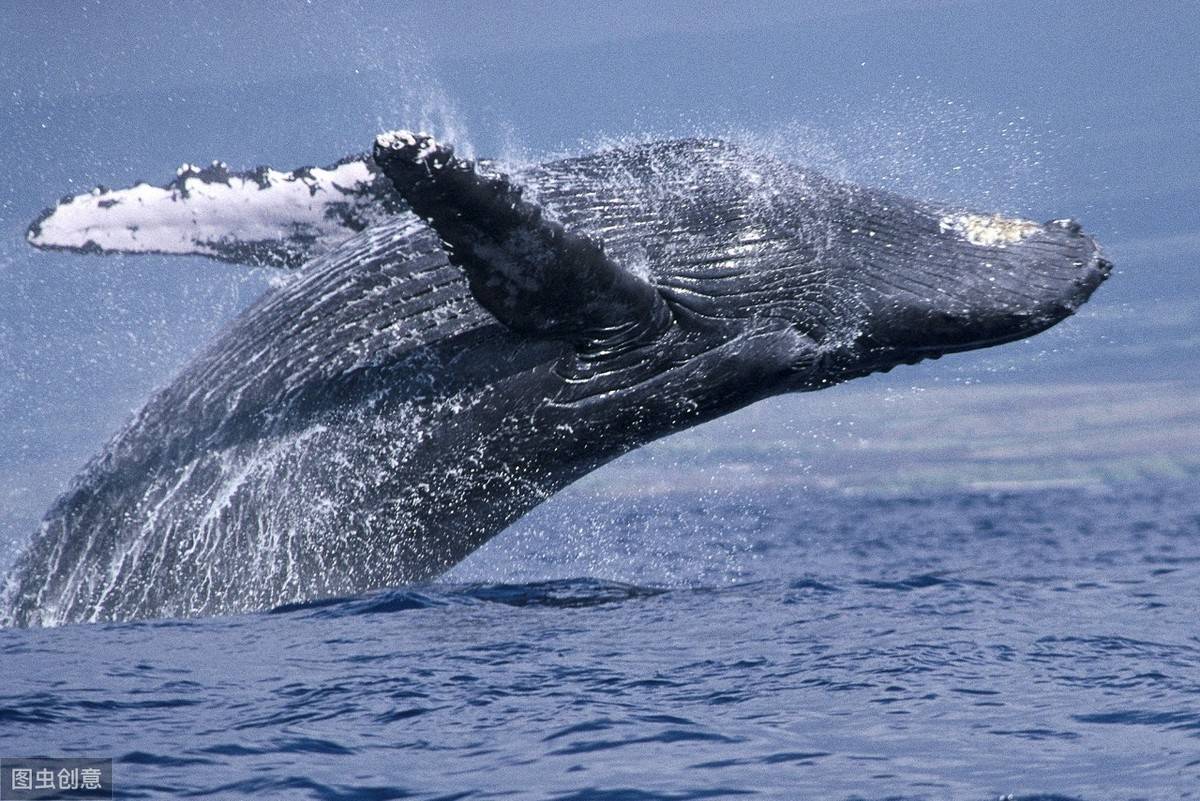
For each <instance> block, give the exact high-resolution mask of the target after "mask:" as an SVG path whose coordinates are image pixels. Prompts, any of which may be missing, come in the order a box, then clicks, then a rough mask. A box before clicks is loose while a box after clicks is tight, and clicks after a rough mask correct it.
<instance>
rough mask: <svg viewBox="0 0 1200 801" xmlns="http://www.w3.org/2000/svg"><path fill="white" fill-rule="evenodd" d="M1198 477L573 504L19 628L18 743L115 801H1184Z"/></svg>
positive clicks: (11, 686) (2, 726) (11, 666)
mask: <svg viewBox="0 0 1200 801" xmlns="http://www.w3.org/2000/svg"><path fill="white" fill-rule="evenodd" d="M1194 486H1195V476H1193V477H1191V478H1190V479H1186V480H1176V481H1165V480H1143V481H1134V482H1123V483H1118V484H1114V485H1093V486H1089V487H1082V488H1069V489H1037V490H1030V491H1023V492H966V491H930V492H924V493H904V494H891V495H882V494H847V493H831V492H820V491H816V490H805V489H803V488H801V487H799V486H797V487H791V488H787V487H774V488H771V489H769V490H763V489H759V490H749V489H745V490H739V489H730V490H726V491H721V492H717V493H714V492H712V491H679V492H668V493H665V494H652V495H642V496H627V497H618V496H609V497H593V498H589V497H587V496H586V495H584V494H583V493H576V494H575V495H576V497H568V499H567V502H561V503H560V502H555V503H552V504H550V505H548V506H547V507H544V508H543V509H541V510H539V511H538V512H535V514H534V515H532V516H531V517H530V518H529V519H527V520H526V521H524V522H522V523H521V524H519V525H518V526H517V527H515V529H513V530H511V531H509V532H507V533H505V534H504V535H502V536H501V537H500V538H499V539H498V540H496V541H494V542H493V543H492V544H490V545H489V546H487V547H485V548H484V549H483V550H481V551H480V552H478V553H477V554H476V555H474V556H473V557H472V558H471V559H469V560H468V561H467V562H466V563H464V564H463V565H461V566H460V567H459V568H457V569H456V570H455V571H453V572H452V573H451V574H449V575H448V576H447V577H446V578H445V580H444V581H441V582H437V583H434V584H430V585H427V586H419V587H410V588H406V589H397V590H393V591H388V592H383V593H379V594H374V595H368V596H364V597H359V598H349V599H341V600H336V601H330V602H321V603H314V604H311V605H303V606H297V607H289V608H283V609H278V610H274V611H273V612H270V613H262V614H253V615H245V616H238V617H228V618H214V619H203V620H186V621H151V622H140V623H131V624H122V625H103V626H99V625H83V626H67V627H63V628H60V629H53V630H24V631H14V630H7V631H0V652H2V653H3V654H4V657H3V682H2V683H0V754H5V755H23V756H28V755H34V754H49V755H91V756H101V757H107V756H112V757H113V758H114V760H115V784H116V790H117V796H118V797H120V798H179V797H195V798H212V799H232V798H297V799H307V798H311V799H328V800H334V799H391V798H414V799H417V798H419V799H435V798H436V799H450V798H455V799H457V798H479V799H483V798H519V799H560V800H565V799H576V800H578V801H582V799H606V800H608V801H616V800H618V799H620V800H621V801H650V799H694V798H732V797H747V798H770V799H799V798H805V799H809V798H811V799H849V798H855V799H885V798H887V799H892V798H906V799H910V798H911V799H917V798H928V799H950V798H953V799H989V798H997V797H999V796H1003V795H1009V794H1012V795H1015V796H1016V797H1019V798H1073V799H1088V800H1091V799H1095V801H1101V800H1102V799H1103V800H1104V801H1108V800H1109V799H1135V798H1147V799H1177V798H1193V797H1197V796H1200V627H1198V626H1197V620H1200V601H1198V598H1197V595H1196V591H1195V588H1196V587H1197V586H1198V585H1200V499H1198V498H1197V497H1196V493H1195V491H1194ZM569 495H570V494H569ZM596 531H602V532H604V534H603V537H604V541H603V542H600V543H597V542H595V541H593V540H594V536H595V535H594V533H595V532H596ZM600 553H603V554H607V555H608V557H607V558H608V561H607V562H606V563H602V564H597V563H595V561H594V560H595V558H596V554H600ZM589 566H590V568H591V572H588V568H589Z"/></svg>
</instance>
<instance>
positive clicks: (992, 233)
mask: <svg viewBox="0 0 1200 801" xmlns="http://www.w3.org/2000/svg"><path fill="white" fill-rule="evenodd" d="M939 227H940V228H941V230H942V231H943V232H945V231H953V232H954V233H956V234H958V235H959V236H961V237H962V238H963V239H966V240H967V241H968V242H970V243H971V244H972V245H982V246H984V247H1004V246H1005V245H1009V244H1013V243H1015V242H1020V241H1021V240H1022V239H1025V238H1027V237H1030V236H1032V235H1033V234H1035V233H1037V232H1038V231H1040V230H1041V228H1042V227H1041V226H1040V225H1038V224H1037V223H1035V222H1031V221H1029V220H1018V219H1014V218H1012V217H1002V216H1000V215H999V214H949V215H947V216H945V217H943V218H942V220H941V223H940V224H939Z"/></svg>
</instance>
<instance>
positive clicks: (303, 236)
mask: <svg viewBox="0 0 1200 801" xmlns="http://www.w3.org/2000/svg"><path fill="white" fill-rule="evenodd" d="M401 208H403V203H402V202H401V201H400V200H399V199H398V197H397V196H396V194H395V192H394V190H393V189H392V188H391V182H390V181H388V180H387V179H386V178H384V177H383V176H381V175H380V174H379V171H378V170H377V169H376V168H375V165H374V164H373V162H372V161H371V160H370V158H369V157H367V156H359V157H351V158H348V159H343V160H342V161H339V162H338V163H336V164H333V165H331V166H329V167H324V168H321V167H303V168H300V169H298V170H292V171H291V172H281V171H279V170H273V169H270V168H267V167H260V168H258V169H256V170H252V171H248V172H241V173H235V172H230V171H229V169H228V168H227V167H226V166H225V165H223V164H220V163H214V164H213V165H212V166H210V167H205V168H203V169H200V168H196V167H194V166H192V165H189V164H185V165H183V166H182V167H180V168H179V170H178V171H177V174H176V178H175V180H173V181H171V182H170V183H169V184H167V185H165V186H153V185H151V184H148V183H138V184H135V185H134V186H131V187H129V188H127V189H115V190H109V189H104V188H103V187H97V188H96V189H93V190H92V191H91V192H88V193H85V194H82V195H75V196H74V197H67V198H64V199H63V200H62V201H60V202H59V203H58V205H56V206H54V207H53V208H51V209H47V210H46V211H45V212H44V213H43V214H42V215H41V216H40V217H39V218H38V219H37V220H36V221H34V223H33V224H32V225H30V227H29V232H28V234H27V238H28V240H29V243H30V244H31V245H33V246H34V247H38V248H44V249H52V250H72V251H78V252H85V253H161V254H173V255H199V256H208V257H210V258H214V259H220V260H222V261H230V262H236V263H240V264H248V265H252V266H271V267H296V266H299V265H300V264H303V263H304V262H305V261H307V260H308V259H310V258H312V257H313V256H315V255H318V254H320V253H323V252H325V251H327V250H330V249H331V248H333V247H334V246H335V245H337V244H338V243H340V242H342V241H343V240H345V239H348V238H349V237H350V236H352V235H354V234H355V233H357V232H359V231H361V230H363V229H364V228H366V227H367V226H369V225H371V224H372V223H374V222H376V221H378V220H380V219H381V218H383V217H385V216H387V215H390V214H394V213H395V212H396V211H398V210H399V209H401Z"/></svg>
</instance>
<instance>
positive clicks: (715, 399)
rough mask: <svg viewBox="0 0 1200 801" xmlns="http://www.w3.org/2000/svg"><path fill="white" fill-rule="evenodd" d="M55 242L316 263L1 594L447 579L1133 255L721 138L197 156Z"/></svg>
mask: <svg viewBox="0 0 1200 801" xmlns="http://www.w3.org/2000/svg"><path fill="white" fill-rule="evenodd" d="M29 240H30V242H31V243H32V244H34V245H35V246H38V247H43V248H65V249H71V250H80V251H97V252H134V253H139V252H159V253H191V254H196V253H199V254H204V255H208V256H213V257H216V258H221V259H226V260H230V261H239V262H244V263H249V264H260V265H261V264H266V265H274V266H278V267H285V268H298V269H296V270H294V272H293V273H292V274H291V275H290V276H289V278H288V279H287V280H285V281H283V282H281V283H280V285H278V286H276V287H275V288H273V289H272V290H270V291H268V292H267V293H266V294H265V296H263V297H262V298H261V299H260V300H259V301H258V302H256V303H255V304H254V305H252V306H251V307H250V308H249V309H248V310H246V311H245V312H244V313H243V314H242V315H241V316H240V317H239V318H238V319H237V320H235V321H234V322H233V323H232V325H231V326H229V327H228V329H227V330H226V331H225V332H224V334H223V335H222V336H221V337H220V338H219V339H218V341H216V342H215V343H214V344H213V345H212V346H211V347H209V348H208V349H207V350H206V351H204V352H203V353H202V354H201V355H200V356H199V357H198V358H196V359H195V360H194V361H193V362H192V363H191V364H190V365H189V366H187V367H186V368H185V369H184V370H183V371H182V373H181V374H180V375H179V376H178V377H177V378H175V379H174V380H173V381H172V382H171V383H170V384H169V385H167V386H166V387H165V388H163V389H162V390H160V391H159V392H158V393H157V394H156V395H154V397H152V398H151V399H150V400H149V402H148V403H147V404H146V405H145V407H144V408H142V409H141V410H140V411H139V412H138V413H137V414H136V416H135V417H134V418H133V420H132V421H131V422H130V423H129V424H128V425H127V426H126V427H125V428H124V430H123V431H121V432H120V433H119V434H117V435H116V437H115V438H114V439H113V440H112V441H111V442H110V443H109V444H108V445H107V447H105V448H104V450H103V451H102V452H101V453H100V454H99V455H98V456H97V457H95V458H94V459H93V460H92V461H91V462H90V463H89V464H88V465H87V466H86V467H85V468H84V470H83V471H82V473H81V474H80V475H79V476H78V477H77V478H76V479H75V480H74V482H73V483H72V485H71V486H70V488H69V489H68V490H67V492H66V493H65V494H64V495H62V497H60V498H59V499H58V501H57V502H56V503H55V504H54V506H53V507H52V508H51V509H50V511H49V512H48V513H47V515H46V517H45V519H44V522H43V523H42V525H41V527H40V529H39V530H38V531H37V532H36V533H35V535H34V537H33V539H32V542H31V544H30V545H29V547H28V549H27V550H26V551H25V553H24V554H23V555H22V556H21V557H20V559H19V560H18V562H17V564H16V565H15V567H14V569H13V570H12V571H11V573H10V575H9V576H8V578H7V580H6V583H5V586H4V589H3V595H2V599H0V620H2V621H3V622H5V623H7V624H10V625H53V624H60V623H67V622H73V621H113V620H125V619H132V618H140V617H152V616H195V615H206V614H217V613H232V612H239V611H246V610H257V609H264V608H269V607H272V606H275V605H279V604H283V603H288V602H297V601H304V600H311V599H315V598H319V597H323V596H332V595H344V594H350V593H358V592H362V591H366V590H371V589H374V588H379V587H386V586H394V585H397V584H402V583H407V582H413V581H419V580H424V579H428V578H430V577H433V576H436V575H437V574H438V573H440V572H442V571H444V570H446V569H447V568H449V567H451V566H452V565H454V564H455V563H456V562H458V561H459V560H461V559H462V558H463V557H465V556H466V555H467V554H468V553H470V552H471V551H472V550H474V549H475V548H478V547H479V546H480V545H482V544H483V543H484V542H486V541H487V540H488V539H489V538H491V537H492V536H493V535H495V534H496V533H497V532H499V531H501V530H502V529H503V528H504V527H505V526H507V525H508V524H510V523H511V522H513V521H514V520H516V519H517V518H519V517H520V516H521V515H523V514H524V513H526V512H527V511H529V510H530V509H531V508H532V507H534V506H536V505H537V504H538V503H540V502H542V501H544V500H545V499H547V498H548V497H550V496H551V495H552V494H554V493H555V492H557V491H558V490H559V489H561V488H562V487H564V486H565V485H567V484H569V483H570V482H572V481H574V480H576V479H578V478H579V477H581V476H583V475H584V474H586V473H588V472H589V471H591V470H593V469H595V468H596V467H598V466H599V465H602V464H604V463H605V462H608V461H610V460H612V459H613V458H615V457H617V456H619V455H621V454H623V453H625V452H627V451H629V450H631V449H633V448H636V447H638V446H639V445H642V444H644V443H646V442H648V441H650V440H653V439H655V438H658V437H662V436H664V435H666V434H669V433H671V432H675V431H679V430H681V429H684V428H687V427H689V426H692V425H695V424H697V423H700V422H703V421H706V420H710V419H712V418H714V417H717V416H719V415H722V414H725V413H727V412H730V411H732V410H735V409H737V408H740V407H742V406H745V405H747V404H749V403H752V402H754V401H756V400H759V399H761V398H764V397H767V396H770V395H773V394H777V393H782V392H791V391H807V390H816V389H821V388H823V387H828V386H831V385H833V384H836V383H839V382H841V381H845V380H847V379H851V378H854V377H857V376H863V375H867V374H869V373H872V372H876V371H886V370H889V369H891V368H892V367H894V366H896V365H899V364H904V363H914V362H917V361H919V360H921V359H925V358H931V357H937V356H940V355H942V354H946V353H951V352H955V351H963V350H968V349H972V348H979V347H984V346H987V345H994V344H998V343H1003V342H1008V341H1011V340H1015V339H1019V338H1021V337H1026V336H1029V335H1031V334H1034V333H1037V332H1039V331H1042V330H1044V329H1046V328H1048V327H1049V326H1051V325H1053V324H1054V323H1056V322H1058V321H1059V320H1062V319H1063V318H1065V317H1067V316H1068V315H1070V314H1071V313H1072V312H1073V311H1074V310H1075V309H1076V308H1078V306H1079V305H1080V304H1082V303H1083V302H1084V301H1085V300H1087V298H1088V297H1089V295H1090V294H1091V293H1092V291H1093V290H1094V289H1095V288H1096V287H1097V286H1098V285H1099V284H1100V283H1101V282H1102V281H1103V280H1104V278H1105V277H1106V276H1107V275H1108V273H1109V271H1110V269H1111V268H1110V265H1109V264H1108V262H1107V261H1106V260H1105V259H1103V258H1102V256H1101V254H1100V251H1099V249H1098V247H1097V246H1096V244H1095V243H1094V242H1093V240H1092V239H1091V238H1090V237H1088V236H1086V235H1084V234H1083V233H1082V232H1081V230H1080V227H1079V226H1078V225H1077V224H1076V223H1074V222H1073V221H1070V220H1057V221H1052V222H1050V223H1045V224H1038V223H1034V222H1030V221H1025V220H1018V219H1012V218H1006V217H1001V216H997V215H992V214H980V213H976V212H972V211H967V210H963V209H958V208H950V207H946V206H942V205H939V204H936V203H930V202H925V201H918V200H913V199H909V198H905V197H901V196H899V195H896V194H893V193H891V192H887V191H879V190H872V189H865V188H862V187H859V186H855V185H852V184H848V183H844V182H838V181H834V180H831V179H828V178H825V177H822V176H820V175H817V174H814V173H812V172H810V171H808V170H805V169H803V168H801V167H799V166H795V165H793V164H790V163H787V162H784V161H780V160H778V159H776V158H773V157H771V156H768V155H765V154H762V153H758V152H756V151H754V150H751V149H747V148H744V147H739V146H735V145H731V144H729V143H726V142H723V141H719V140H707V139H690V140H676V141H661V142H652V143H646V144H639V145H634V146H625V147H616V148H612V149H608V150H604V151H601V152H597V153H594V154H590V155H585V156H581V157H577V158H568V159H564V160H559V161H554V162H549V163H546V164H541V165H536V166H530V167H526V168H522V169H519V170H516V171H514V172H513V173H512V174H511V175H505V174H502V173H500V172H498V170H497V168H496V166H495V165H494V164H491V163H488V162H478V163H476V162H471V161H468V160H465V159H461V158H458V157H456V156H455V154H454V151H453V149H452V148H451V147H449V146H447V145H445V144H442V143H439V142H437V141H435V140H434V139H433V138H431V137H429V136H426V135H422V134H411V133H407V132H395V133H391V134H385V135H382V136H380V137H379V138H378V139H377V140H376V143H375V147H374V151H373V153H372V154H371V155H370V156H362V157H355V158H350V159H345V160H343V161H341V162H338V163H337V164H335V165H333V166H331V167H329V168H324V169H312V168H310V169H304V170H298V171H294V172H291V173H285V172H277V171H274V170H268V169H265V168H264V169H259V170H257V171H254V172H251V173H234V172H231V171H229V169H228V168H226V167H225V166H224V165H220V164H214V165H213V166H212V167H210V168H205V169H203V170H201V169H197V168H194V167H187V166H185V167H184V168H183V169H181V170H180V172H179V174H178V175H177V177H176V179H175V180H174V181H173V182H172V183H171V184H169V185H167V186H165V187H154V186H150V185H148V184H138V185H137V186H134V187H131V188H129V189H122V190H115V191H109V190H103V189H97V190H95V191H94V192H92V193H90V194H85V195H81V196H78V197H75V198H69V199H67V200H64V201H63V202H62V203H60V204H59V205H58V206H56V207H55V208H53V209H50V210H49V211H48V212H47V213H46V214H44V215H43V216H42V217H41V218H39V220H38V221H37V222H35V223H34V224H33V225H32V226H31V228H30V231H29Z"/></svg>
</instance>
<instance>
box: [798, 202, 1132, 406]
mask: <svg viewBox="0 0 1200 801" xmlns="http://www.w3.org/2000/svg"><path fill="white" fill-rule="evenodd" d="M897 217H898V215H897ZM871 225H874V226H875V227H868V226H871ZM843 237H844V238H843V241H841V242H839V243H838V247H839V252H842V253H845V254H850V258H848V259H846V260H844V261H843V262H842V263H840V264H837V265H833V266H830V267H827V268H825V269H824V270H823V278H822V280H823V281H825V282H827V283H826V292H827V295H826V299H827V300H826V302H825V304H824V305H822V304H821V303H813V304H810V305H809V306H808V307H807V308H806V310H807V311H808V314H806V315H802V316H801V317H800V318H798V319H797V320H796V321H795V325H796V326H797V328H798V330H800V331H801V332H802V333H804V334H805V335H807V336H808V337H809V338H811V340H812V341H813V342H814V343H815V352H816V353H817V354H818V357H817V358H816V359H815V360H813V361H812V362H810V363H806V364H805V365H804V366H803V367H802V368H801V369H800V370H799V371H798V372H799V373H800V375H801V382H802V384H803V385H804V386H803V388H819V387H821V386H828V385H829V384H832V383H837V382H839V381H843V380H846V379H848V378H853V377H855V376H860V375H865V374H867V373H872V372H877V371H886V370H889V369H891V368H892V367H895V366H897V365H900V364H913V363H916V362H918V361H921V360H923V359H928V358H937V357H939V356H942V355H944V354H948V353H955V352H959V351H966V350H973V349H976V348H983V347H988V346H991V345H998V344H1002V343H1005V342H1011V341H1014V340H1017V339H1022V338H1024V337H1028V336H1032V335H1034V334H1037V333H1039V332H1041V331H1044V330H1045V329H1047V328H1050V327H1051V326H1053V325H1054V324H1056V323H1058V322H1060V321H1061V320H1063V319H1065V318H1066V317H1069V316H1070V315H1071V314H1073V313H1074V312H1075V311H1076V310H1077V309H1078V308H1079V307H1080V306H1081V305H1082V304H1083V303H1084V302H1085V301H1087V300H1088V298H1089V297H1090V296H1091V295H1092V293H1093V292H1094V291H1095V290H1096V288H1097V287H1098V286H1100V284H1101V283H1103V282H1104V280H1105V279H1106V278H1107V277H1108V275H1109V273H1110V272H1111V270H1112V265H1111V263H1110V262H1109V261H1108V260H1107V259H1105V258H1104V257H1103V255H1102V253H1101V251H1100V248H1099V246H1098V245H1097V244H1096V242H1095V241H1094V240H1093V239H1092V238H1091V237H1090V236H1088V235H1086V234H1085V233H1083V231H1082V229H1081V227H1080V226H1079V224H1078V223H1076V222H1074V221H1073V220H1065V219H1064V220H1053V221H1050V222H1047V223H1035V222H1031V221H1027V220H1019V219H1013V218H1008V217H1002V216H999V215H981V214H971V213H964V212H934V211H930V210H928V209H921V208H919V207H918V208H910V209H908V210H906V213H905V214H904V216H903V219H898V218H896V217H889V216H888V215H887V214H883V215H878V216H875V217H874V219H873V220H871V221H867V222H864V223H862V224H860V225H855V226H853V227H851V229H849V230H847V231H846V232H844V233H843ZM797 283H798V284H799V287H798V289H799V292H800V294H801V295H802V296H806V297H810V296H812V283H811V281H810V280H807V277H806V276H804V275H803V271H801V274H800V275H798V276H797Z"/></svg>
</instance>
